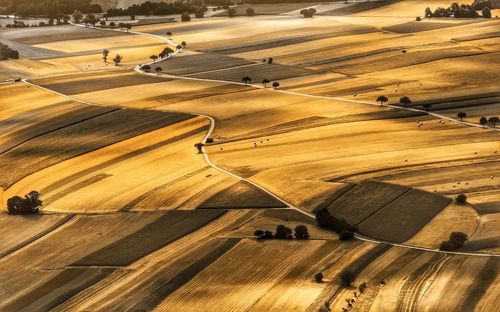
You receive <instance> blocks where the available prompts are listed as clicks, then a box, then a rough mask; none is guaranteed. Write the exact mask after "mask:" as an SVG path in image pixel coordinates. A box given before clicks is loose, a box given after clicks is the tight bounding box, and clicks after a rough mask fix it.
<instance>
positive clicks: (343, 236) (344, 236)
mask: <svg viewBox="0 0 500 312" xmlns="http://www.w3.org/2000/svg"><path fill="white" fill-rule="evenodd" d="M353 238H354V233H353V232H352V231H349V230H341V231H340V233H339V240H341V241H347V240H351V239H353Z"/></svg>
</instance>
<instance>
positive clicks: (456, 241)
mask: <svg viewBox="0 0 500 312" xmlns="http://www.w3.org/2000/svg"><path fill="white" fill-rule="evenodd" d="M466 241H467V234H465V233H463V232H453V233H451V234H450V238H449V239H448V240H447V241H442V242H441V245H440V246H439V250H443V251H455V250H457V249H459V248H462V247H463V246H464V244H465V242H466Z"/></svg>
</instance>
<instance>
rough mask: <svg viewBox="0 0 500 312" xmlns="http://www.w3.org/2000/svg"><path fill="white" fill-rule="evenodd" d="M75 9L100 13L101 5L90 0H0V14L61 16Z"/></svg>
mask: <svg viewBox="0 0 500 312" xmlns="http://www.w3.org/2000/svg"><path fill="white" fill-rule="evenodd" d="M75 10H78V11H81V12H84V13H91V12H92V13H102V9H101V7H100V6H99V5H97V4H93V3H92V0H0V14H16V15H19V16H48V17H51V18H62V16H63V14H68V13H71V12H73V11H75Z"/></svg>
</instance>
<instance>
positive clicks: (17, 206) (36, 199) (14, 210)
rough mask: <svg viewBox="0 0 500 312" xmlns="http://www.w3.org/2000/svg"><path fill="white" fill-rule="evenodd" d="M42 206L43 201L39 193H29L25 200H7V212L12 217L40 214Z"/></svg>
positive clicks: (16, 197) (17, 197)
mask: <svg viewBox="0 0 500 312" xmlns="http://www.w3.org/2000/svg"><path fill="white" fill-rule="evenodd" d="M40 206H42V201H41V200H40V193H38V192H37V191H31V192H29V193H28V194H26V195H25V196H24V198H21V197H19V196H14V197H11V198H9V199H8V200H7V211H8V213H9V214H12V215H24V214H35V213H38V212H39V209H40Z"/></svg>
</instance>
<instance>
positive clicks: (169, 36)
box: [166, 31, 172, 40]
mask: <svg viewBox="0 0 500 312" xmlns="http://www.w3.org/2000/svg"><path fill="white" fill-rule="evenodd" d="M166 35H167V36H168V39H169V40H171V39H172V33H171V32H170V31H167V33H166Z"/></svg>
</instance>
